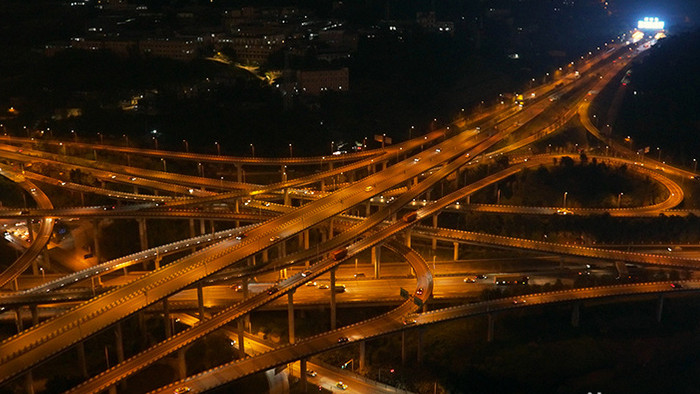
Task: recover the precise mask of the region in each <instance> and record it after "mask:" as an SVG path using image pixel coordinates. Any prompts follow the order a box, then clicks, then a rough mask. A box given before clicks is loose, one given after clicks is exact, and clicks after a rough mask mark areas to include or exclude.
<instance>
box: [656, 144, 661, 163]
mask: <svg viewBox="0 0 700 394" xmlns="http://www.w3.org/2000/svg"><path fill="white" fill-rule="evenodd" d="M656 150H657V151H659V161H661V148H659V147H658V146H657V147H656Z"/></svg>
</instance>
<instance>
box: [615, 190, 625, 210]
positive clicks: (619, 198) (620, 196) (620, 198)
mask: <svg viewBox="0 0 700 394" xmlns="http://www.w3.org/2000/svg"><path fill="white" fill-rule="evenodd" d="M623 194H625V193H620V194H618V195H617V207H618V208H620V201H621V200H622V195H623Z"/></svg>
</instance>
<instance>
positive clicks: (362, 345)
mask: <svg viewBox="0 0 700 394" xmlns="http://www.w3.org/2000/svg"><path fill="white" fill-rule="evenodd" d="M366 347H367V341H366V340H364V341H362V342H360V362H359V364H360V366H359V371H364V370H365V366H366V363H367V357H366V353H367V352H366Z"/></svg>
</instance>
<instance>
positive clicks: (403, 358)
mask: <svg viewBox="0 0 700 394" xmlns="http://www.w3.org/2000/svg"><path fill="white" fill-rule="evenodd" d="M404 365H406V330H401V366H404Z"/></svg>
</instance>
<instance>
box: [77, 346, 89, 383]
mask: <svg viewBox="0 0 700 394" xmlns="http://www.w3.org/2000/svg"><path fill="white" fill-rule="evenodd" d="M77 349H78V364H79V366H80V373H81V374H82V375H83V378H85V379H87V378H88V371H87V363H86V361H85V343H84V342H83V341H80V342H78V345H77Z"/></svg>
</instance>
